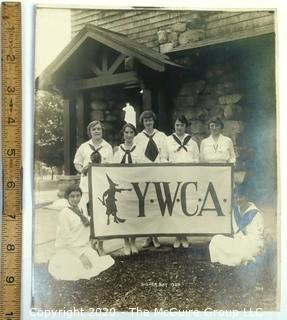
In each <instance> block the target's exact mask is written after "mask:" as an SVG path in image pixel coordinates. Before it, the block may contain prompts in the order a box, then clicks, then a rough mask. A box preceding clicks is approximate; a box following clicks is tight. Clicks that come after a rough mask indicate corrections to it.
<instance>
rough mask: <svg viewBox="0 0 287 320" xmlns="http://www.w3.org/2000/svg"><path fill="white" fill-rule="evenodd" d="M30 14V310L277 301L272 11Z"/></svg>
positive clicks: (249, 308)
mask: <svg viewBox="0 0 287 320" xmlns="http://www.w3.org/2000/svg"><path fill="white" fill-rule="evenodd" d="M35 20H36V26H35V99H34V108H35V111H34V132H35V134H34V212H33V215H34V218H33V221H34V224H33V277H32V306H31V307H32V308H33V310H34V311H38V312H41V311H44V310H54V311H57V310H66V311H67V312H68V311H71V310H83V311H86V312H93V311H95V310H101V311H102V312H121V311H126V312H130V313H139V314H140V313H141V312H143V311H144V310H146V311H147V312H161V311H164V310H167V311H171V312H172V311H186V312H193V311H205V312H213V311H215V310H225V311H232V310H236V311H244V312H263V311H278V310H280V263H279V261H280V254H279V253H280V251H279V249H280V233H279V232H278V226H279V225H280V212H279V210H278V199H279V192H278V180H279V178H278V174H277V172H278V157H277V154H278V150H277V139H278V137H277V121H278V119H277V101H276V90H277V87H276V77H275V74H276V32H275V29H276V28H275V25H276V11H275V10H269V11H268V10H266V9H261V8H257V9H256V10H255V9H253V10H250V9H249V10H247V9H246V10H243V9H240V10H239V9H237V10H235V9H232V10H231V9H228V10H227V9H226V10H222V9H220V10H216V9H213V10H206V9H204V10H203V9H202V10H191V9H190V10H187V9H184V10H183V9H176V8H161V9H152V8H141V9H135V8H125V9H116V8H114V9H112V8H111V9H101V8H98V9H97V8H95V9H86V8H83V9H81V8H68V7H65V8H61V7H43V6H41V7H38V8H37V9H36V19H35Z"/></svg>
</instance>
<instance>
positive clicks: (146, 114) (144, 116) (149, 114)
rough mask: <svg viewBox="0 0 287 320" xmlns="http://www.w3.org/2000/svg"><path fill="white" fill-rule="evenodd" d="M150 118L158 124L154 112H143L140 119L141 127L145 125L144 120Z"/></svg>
mask: <svg viewBox="0 0 287 320" xmlns="http://www.w3.org/2000/svg"><path fill="white" fill-rule="evenodd" d="M149 118H152V119H153V121H154V122H156V115H155V113H154V112H152V111H151V110H146V111H144V112H142V114H141V115H140V118H139V121H140V123H141V125H143V119H149Z"/></svg>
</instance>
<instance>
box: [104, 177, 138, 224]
mask: <svg viewBox="0 0 287 320" xmlns="http://www.w3.org/2000/svg"><path fill="white" fill-rule="evenodd" d="M106 176H107V179H108V182H109V185H110V187H109V188H108V189H107V190H106V191H105V192H104V193H103V198H102V199H100V198H99V200H100V202H101V203H102V205H103V206H105V207H106V215H107V225H109V224H110V215H112V216H113V217H114V222H115V223H124V222H125V221H126V219H121V218H119V217H118V216H117V212H118V208H117V205H116V201H117V199H116V192H119V193H121V192H122V191H132V189H123V188H116V186H118V184H117V183H115V182H113V181H112V179H111V178H110V177H109V176H108V175H107V174H106Z"/></svg>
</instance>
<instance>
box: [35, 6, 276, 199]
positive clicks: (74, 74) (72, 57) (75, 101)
mask: <svg viewBox="0 0 287 320" xmlns="http://www.w3.org/2000/svg"><path fill="white" fill-rule="evenodd" d="M72 35H73V39H72V41H71V43H70V44H69V45H68V46H67V47H66V48H65V49H64V51H63V52H62V53H61V54H60V55H59V56H58V57H57V58H56V59H55V61H54V62H53V63H52V64H51V65H50V66H49V67H48V68H47V70H45V72H44V73H43V76H41V77H39V79H38V86H39V88H42V89H48V88H49V87H51V86H53V85H54V86H56V87H57V88H58V89H60V90H61V91H62V92H63V94H64V96H65V98H66V101H67V106H66V108H65V118H66V137H65V141H66V145H65V148H66V155H69V156H67V158H66V159H65V173H66V174H67V175H69V174H73V173H74V169H73V165H72V159H73V155H74V153H75V149H76V147H77V145H79V144H80V143H82V142H83V140H85V139H86V138H87V137H86V133H85V127H86V125H87V123H88V122H89V121H91V120H93V119H100V120H102V121H103V122H104V124H105V127H106V128H107V131H106V137H105V138H106V139H107V140H109V141H110V142H112V143H113V144H114V145H115V144H117V143H118V142H119V141H118V132H119V129H120V127H121V126H122V124H123V121H124V112H123V110H122V109H123V108H124V106H125V104H126V103H128V102H129V103H130V104H131V105H132V106H133V107H134V108H135V111H136V113H137V115H138V114H139V113H140V112H141V111H142V110H144V109H153V110H154V111H155V112H156V113H157V115H158V118H159V124H158V125H159V127H160V129H162V130H164V131H165V132H166V133H170V132H171V129H172V128H171V126H172V125H171V124H172V117H173V115H174V114H175V113H181V114H182V113H183V114H185V115H186V116H187V118H188V120H189V121H190V124H191V125H190V127H189V131H190V133H192V135H193V137H194V139H195V140H196V141H197V142H198V143H199V142H200V141H201V140H202V139H203V138H204V137H206V135H207V134H208V132H207V127H206V122H207V120H208V119H209V118H210V117H211V116H214V115H216V116H219V117H221V118H222V119H223V120H224V122H225V128H224V133H225V134H226V135H228V136H230V137H231V138H232V139H233V142H234V144H235V147H236V153H237V165H236V170H237V171H240V172H244V173H247V175H246V179H247V180H248V181H249V183H251V184H252V186H254V195H258V194H257V193H259V194H261V195H263V194H264V196H267V195H269V194H271V193H274V191H275V186H276V143H275V141H276V96H275V33H274V12H269V11H228V12H220V11H217V12H214V11H213V12H210V11H187V10H185V11H175V10H78V9H77V10H72ZM76 120H77V121H76ZM74 123H76V124H77V125H76V126H75V125H73V124H74Z"/></svg>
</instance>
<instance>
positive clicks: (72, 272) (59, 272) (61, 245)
mask: <svg viewBox="0 0 287 320" xmlns="http://www.w3.org/2000/svg"><path fill="white" fill-rule="evenodd" d="M81 197H82V190H81V188H79V187H78V186H76V185H73V186H69V187H68V188H67V189H66V190H65V198H66V199H67V205H66V207H65V208H64V209H63V210H62V211H61V212H60V213H59V219H58V224H57V232H56V242H55V247H56V251H55V254H54V255H53V257H52V258H51V259H50V261H49V266H48V270H49V272H50V274H51V275H52V276H53V277H54V278H55V279H56V280H69V281H76V280H79V279H90V278H92V277H95V276H97V275H98V274H99V273H101V272H102V271H104V270H106V269H108V268H109V267H110V266H112V265H113V264H114V260H113V258H112V257H111V256H109V255H106V256H102V257H100V256H99V255H98V253H97V251H96V250H94V249H93V248H92V247H91V246H90V242H89V239H90V217H89V216H87V215H86V214H85V213H84V211H83V210H82V209H81V207H80V205H79V203H80V200H81Z"/></svg>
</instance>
